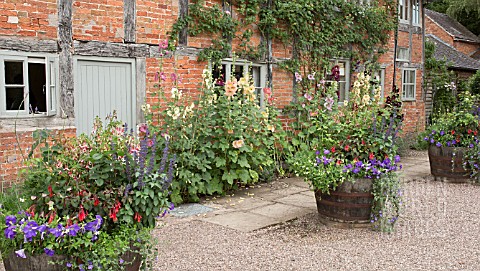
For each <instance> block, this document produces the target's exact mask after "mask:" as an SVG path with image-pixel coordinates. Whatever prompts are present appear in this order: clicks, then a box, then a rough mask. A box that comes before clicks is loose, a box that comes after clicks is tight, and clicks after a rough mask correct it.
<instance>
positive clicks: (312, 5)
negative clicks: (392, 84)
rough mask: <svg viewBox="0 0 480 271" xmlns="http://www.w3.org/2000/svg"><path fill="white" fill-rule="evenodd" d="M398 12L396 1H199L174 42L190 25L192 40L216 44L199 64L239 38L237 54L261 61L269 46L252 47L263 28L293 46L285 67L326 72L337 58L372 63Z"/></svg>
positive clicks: (180, 22)
mask: <svg viewBox="0 0 480 271" xmlns="http://www.w3.org/2000/svg"><path fill="white" fill-rule="evenodd" d="M395 10H396V4H395V3H394V2H393V1H392V2H390V1H387V2H386V3H384V4H383V5H380V4H379V3H377V2H374V3H372V4H371V5H368V6H366V5H365V6H363V5H358V4H357V3H355V2H351V1H346V0H325V1H316V0H301V1H286V0H275V1H268V0H249V1H247V0H238V1H234V2H233V3H232V6H228V5H227V6H225V7H221V6H220V5H218V4H213V5H210V6H208V7H207V6H205V3H204V1H202V0H198V1H193V3H191V4H190V5H189V14H188V15H187V16H185V17H182V18H180V19H179V20H178V21H177V22H176V23H175V25H174V26H173V28H172V31H171V33H170V37H171V38H170V39H171V40H175V39H176V36H177V35H178V33H179V32H180V31H181V30H182V29H184V28H185V27H186V26H188V28H187V32H188V34H189V35H190V36H197V35H200V34H208V35H211V37H212V46H210V47H207V48H205V49H204V50H203V51H202V52H201V53H200V54H199V60H208V59H210V60H212V61H213V62H215V63H218V62H219V61H220V60H221V59H222V58H225V57H227V56H229V52H230V51H231V49H232V48H231V45H230V42H231V41H232V40H235V39H236V40H238V43H239V44H240V46H239V48H237V52H236V54H237V55H238V56H240V57H241V58H245V59H251V60H253V59H256V60H258V59H260V58H261V57H262V55H263V53H264V51H265V43H264V42H261V43H260V44H258V45H253V44H251V37H252V36H253V30H254V29H258V30H259V31H260V34H261V35H262V38H263V40H266V38H267V37H268V38H269V39H275V41H276V42H282V43H283V44H284V45H285V46H292V48H294V55H293V58H292V59H291V60H289V61H286V62H285V63H282V67H284V68H285V69H287V70H289V71H297V70H299V68H300V67H308V68H309V69H310V70H317V71H323V69H324V68H325V66H326V64H327V63H328V60H329V59H331V58H334V57H343V58H352V59H355V60H358V61H362V60H363V61H365V60H369V61H371V60H372V59H374V58H375V57H376V56H377V55H378V54H381V53H382V52H383V49H384V48H383V47H384V46H385V45H386V44H387V42H388V39H389V32H390V31H391V30H393V29H394V28H395V25H396V20H395V12H396V11H395ZM233 14H234V15H233ZM347 48H348V49H347ZM304 72H307V71H304Z"/></svg>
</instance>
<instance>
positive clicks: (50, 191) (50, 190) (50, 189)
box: [48, 185, 53, 197]
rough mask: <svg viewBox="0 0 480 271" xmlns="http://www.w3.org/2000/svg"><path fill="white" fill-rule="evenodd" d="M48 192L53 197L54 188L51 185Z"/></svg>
mask: <svg viewBox="0 0 480 271" xmlns="http://www.w3.org/2000/svg"><path fill="white" fill-rule="evenodd" d="M48 193H49V194H50V197H53V189H52V186H51V185H49V186H48Z"/></svg>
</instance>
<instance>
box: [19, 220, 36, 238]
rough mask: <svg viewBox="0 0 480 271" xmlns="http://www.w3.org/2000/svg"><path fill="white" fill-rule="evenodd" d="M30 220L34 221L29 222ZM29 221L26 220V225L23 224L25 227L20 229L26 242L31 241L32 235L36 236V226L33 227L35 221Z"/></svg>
mask: <svg viewBox="0 0 480 271" xmlns="http://www.w3.org/2000/svg"><path fill="white" fill-rule="evenodd" d="M30 222H34V223H30ZM30 222H28V223H27V225H25V227H24V228H23V230H22V231H23V234H24V236H25V239H26V240H27V241H28V242H31V241H32V239H33V237H35V236H37V230H36V228H37V227H35V224H37V223H36V222H35V221H30ZM37 226H38V224H37Z"/></svg>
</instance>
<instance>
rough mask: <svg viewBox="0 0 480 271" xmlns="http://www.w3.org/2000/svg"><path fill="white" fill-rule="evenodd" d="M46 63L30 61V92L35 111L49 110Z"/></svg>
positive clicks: (30, 99)
mask: <svg viewBox="0 0 480 271" xmlns="http://www.w3.org/2000/svg"><path fill="white" fill-rule="evenodd" d="M45 73H46V71H45V64H43V63H28V88H29V89H28V93H29V96H28V97H29V103H30V107H31V108H32V109H33V110H34V112H47V87H46V84H47V80H46V74H45Z"/></svg>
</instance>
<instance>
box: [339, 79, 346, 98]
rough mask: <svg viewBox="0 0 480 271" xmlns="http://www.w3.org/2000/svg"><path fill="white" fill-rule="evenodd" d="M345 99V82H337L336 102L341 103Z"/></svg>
mask: <svg viewBox="0 0 480 271" xmlns="http://www.w3.org/2000/svg"><path fill="white" fill-rule="evenodd" d="M345 98H346V91H345V82H338V101H339V102H343V101H345Z"/></svg>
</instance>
